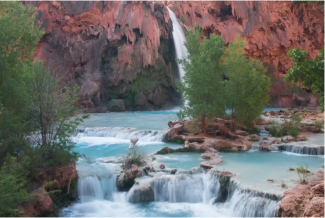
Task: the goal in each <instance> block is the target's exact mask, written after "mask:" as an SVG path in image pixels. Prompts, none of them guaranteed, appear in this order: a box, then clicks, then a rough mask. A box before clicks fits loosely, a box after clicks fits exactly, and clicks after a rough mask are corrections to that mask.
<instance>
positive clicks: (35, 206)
mask: <svg viewBox="0 0 325 218" xmlns="http://www.w3.org/2000/svg"><path fill="white" fill-rule="evenodd" d="M33 194H34V199H33V200H31V201H28V202H26V203H25V204H23V205H22V206H20V207H19V209H20V210H21V215H20V216H23V217H36V216H42V215H43V214H48V213H52V212H54V208H53V201H52V199H51V197H50V196H49V195H48V194H47V192H46V191H45V189H44V188H43V187H41V188H39V189H37V190H36V191H34V192H33Z"/></svg>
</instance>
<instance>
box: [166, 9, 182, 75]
mask: <svg viewBox="0 0 325 218" xmlns="http://www.w3.org/2000/svg"><path fill="white" fill-rule="evenodd" d="M167 9H168V12H169V16H170V19H171V20H172V23H173V39H174V45H175V50H176V58H177V59H183V58H186V57H187V49H186V47H185V45H184V43H185V42H186V37H185V34H184V32H183V29H182V27H181V25H180V24H179V22H178V20H177V18H176V16H175V14H174V12H172V10H170V9H169V8H168V7H167ZM177 65H178V72H179V77H180V79H181V81H183V78H184V75H185V71H184V70H183V67H182V65H181V64H177Z"/></svg>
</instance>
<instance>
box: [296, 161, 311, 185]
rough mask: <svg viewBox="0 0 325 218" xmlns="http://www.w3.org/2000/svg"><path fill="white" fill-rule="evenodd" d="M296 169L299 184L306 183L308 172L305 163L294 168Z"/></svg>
mask: <svg viewBox="0 0 325 218" xmlns="http://www.w3.org/2000/svg"><path fill="white" fill-rule="evenodd" d="M296 171H297V173H298V176H299V180H300V184H308V180H307V177H308V173H309V171H308V166H307V165H306V166H305V167H304V166H301V167H298V168H296Z"/></svg>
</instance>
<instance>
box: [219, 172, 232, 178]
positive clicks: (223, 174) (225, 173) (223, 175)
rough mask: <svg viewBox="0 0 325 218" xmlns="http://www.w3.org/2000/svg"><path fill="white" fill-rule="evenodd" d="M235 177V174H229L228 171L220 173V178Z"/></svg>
mask: <svg viewBox="0 0 325 218" xmlns="http://www.w3.org/2000/svg"><path fill="white" fill-rule="evenodd" d="M233 176H236V174H234V173H231V172H229V171H221V172H220V177H233Z"/></svg>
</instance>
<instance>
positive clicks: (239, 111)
mask: <svg viewBox="0 0 325 218" xmlns="http://www.w3.org/2000/svg"><path fill="white" fill-rule="evenodd" d="M202 38H203V39H202ZM236 40H237V42H234V43H230V44H229V47H228V48H227V49H226V46H225V41H224V40H223V38H222V37H221V36H216V35H214V34H211V35H210V38H209V39H207V38H206V37H203V33H202V30H201V28H200V27H198V26H196V27H195V28H194V30H189V31H187V43H186V44H185V46H186V48H187V49H188V53H189V54H188V57H187V59H183V60H180V62H181V63H182V64H183V68H184V70H185V72H186V74H185V77H184V83H181V85H180V91H182V92H183V101H184V102H185V105H184V107H183V108H182V110H181V112H180V114H179V115H180V117H191V118H195V119H196V118H198V119H200V121H201V131H202V132H204V133H205V132H206V128H207V127H206V119H207V118H208V117H210V118H211V117H214V116H221V115H224V114H226V110H228V109H230V113H231V118H232V123H233V125H232V128H233V129H236V123H239V124H245V125H250V126H252V124H253V123H254V121H255V120H256V119H257V118H258V116H259V115H260V114H261V112H262V110H263V108H264V107H265V106H266V104H267V103H268V101H269V95H268V92H269V90H270V79H269V78H268V77H267V76H266V75H265V73H266V71H267V70H266V68H265V67H264V66H263V64H262V62H260V61H258V60H253V59H247V58H246V57H245V55H244V42H243V40H242V39H240V38H239V37H237V38H236Z"/></svg>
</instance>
